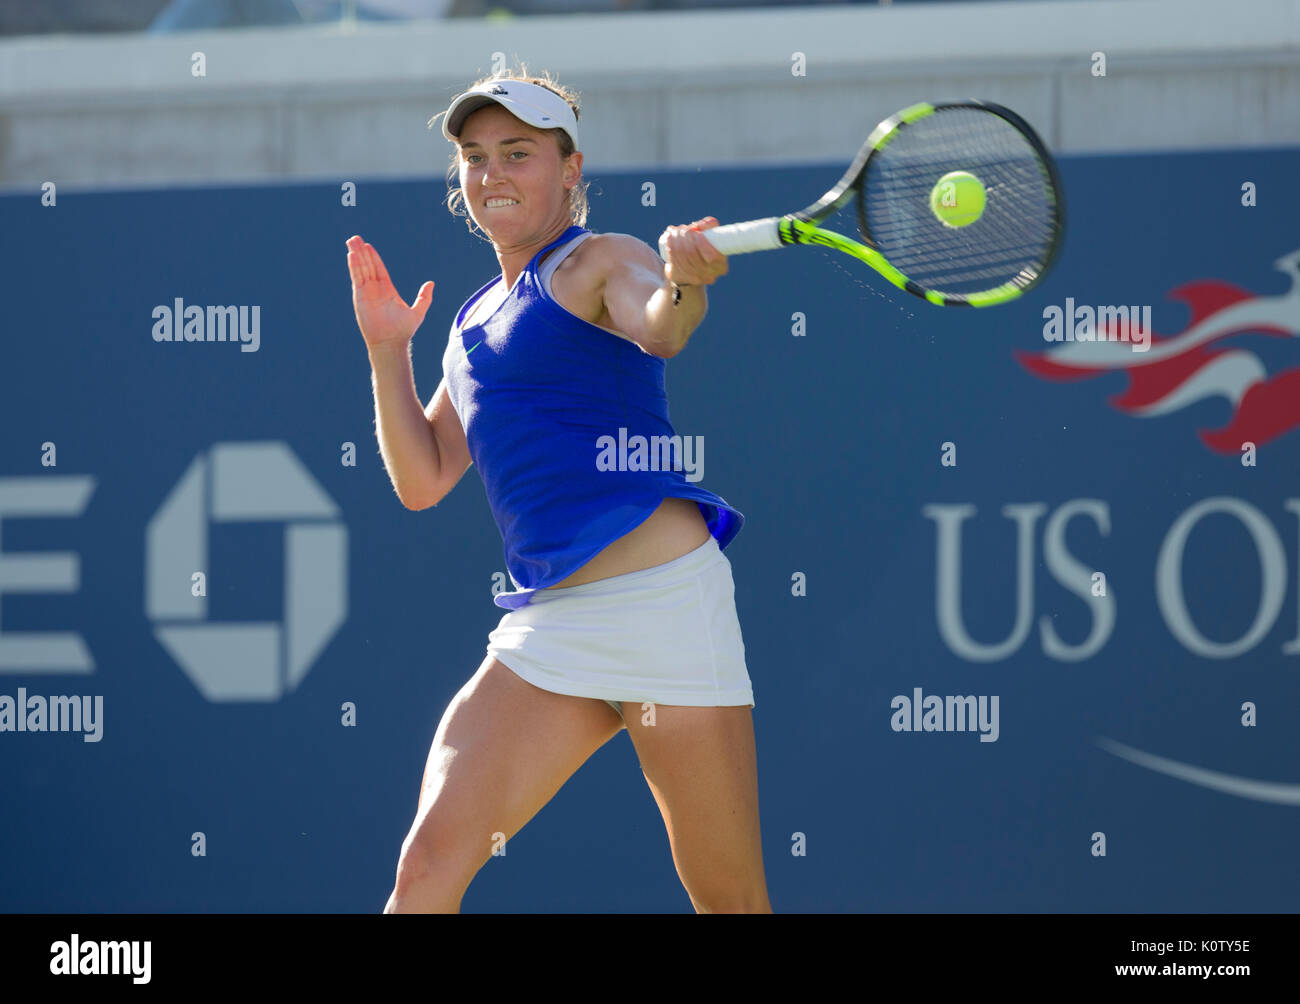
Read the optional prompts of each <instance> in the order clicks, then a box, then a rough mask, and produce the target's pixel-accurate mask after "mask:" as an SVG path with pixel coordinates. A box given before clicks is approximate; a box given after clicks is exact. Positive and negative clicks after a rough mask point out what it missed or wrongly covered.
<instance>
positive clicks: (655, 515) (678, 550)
mask: <svg viewBox="0 0 1300 1004" xmlns="http://www.w3.org/2000/svg"><path fill="white" fill-rule="evenodd" d="M708 539H709V524H708V523H706V522H705V521H704V514H703V513H701V512H700V507H699V506H698V505H696V504H695V503H694V502H692V501H691V500H690V499H678V498H666V499H664V500H663V501H662V502H660V503H659V508H657V509H656V510H655V511H654V512H652V513H651V514H650V516H649V518H648V519H646V521H645V522H644V523H642V524H641V525H640V526H638V527H637V528H636V529H635V530H632V531H631V532H630V533H626V534H624V535H623V536H622V537H619V538H618V539H617V540H615V541H613V542H612V543H611V544H609V545H608V546H607V547H606V548H605V549H604V550H603V551H601V552H600V553H599V554H597V555H596V556H595V557H594V558H592V559H591V560H590V561H589V562H587V563H586V564H585V565H583V566H582V567H581V568H579V569H578V570H577V571H576V572H574V573H573V574H572V575H570V576H569V577H568V578H567V579H563V580H562V581H560V582H557V583H556V584H555V585H553V586H549V587H547V588H549V589H562V588H564V587H565V586H580V585H582V584H583V583H584V582H595V581H596V580H597V579H608V578H610V577H611V576H614V575H623V574H625V573H627V572H639V571H641V570H642V569H644V568H653V567H654V566H655V565H663V564H667V563H668V562H670V561H672V560H674V559H675V558H680V557H681V556H682V555H684V554H690V553H691V552H692V551H694V550H695V549H696V548H697V547H699V546H700V545H701V544H703V543H704V542H705V541H707V540H708Z"/></svg>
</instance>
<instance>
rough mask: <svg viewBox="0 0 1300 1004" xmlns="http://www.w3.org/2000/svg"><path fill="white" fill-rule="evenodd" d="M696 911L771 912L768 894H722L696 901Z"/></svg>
mask: <svg viewBox="0 0 1300 1004" xmlns="http://www.w3.org/2000/svg"><path fill="white" fill-rule="evenodd" d="M695 912H696V913H771V912H772V904H771V903H769V902H768V899H767V895H766V893H764V894H763V895H760V896H720V897H716V898H711V899H709V900H708V901H697V902H696V903H695Z"/></svg>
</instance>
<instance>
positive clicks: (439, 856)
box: [393, 819, 490, 899]
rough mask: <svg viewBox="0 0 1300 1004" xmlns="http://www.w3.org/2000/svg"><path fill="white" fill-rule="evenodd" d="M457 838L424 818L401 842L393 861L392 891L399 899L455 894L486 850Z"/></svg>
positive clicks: (474, 870) (472, 872) (475, 871)
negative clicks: (413, 896) (433, 893)
mask: <svg viewBox="0 0 1300 1004" xmlns="http://www.w3.org/2000/svg"><path fill="white" fill-rule="evenodd" d="M477 851H478V849H477V848H474V847H471V846H468V845H467V844H466V843H465V841H463V840H461V841H457V840H456V839H455V838H454V836H453V835H452V834H450V833H447V832H444V831H442V830H441V829H440V828H439V827H438V826H437V825H436V824H434V823H433V822H432V821H431V820H429V819H426V820H424V821H423V823H422V825H420V826H419V827H417V828H416V829H414V830H413V831H412V832H411V833H410V834H409V835H408V836H407V838H406V840H405V841H404V842H403V843H402V852H401V855H400V856H399V857H398V860H397V881H396V883H395V885H394V889H393V894H394V896H395V897H397V898H399V899H401V898H403V897H405V896H409V895H411V894H415V893H418V894H419V895H426V894H428V893H429V892H431V891H439V892H440V893H441V894H446V895H452V894H454V895H456V896H457V898H458V899H459V896H460V895H461V894H463V893H464V891H465V889H466V888H467V887H468V886H469V883H470V881H471V880H472V879H473V878H474V876H475V875H476V874H477V873H478V870H479V869H480V868H481V867H482V866H483V863H484V861H486V860H487V857H488V855H489V853H490V852H488V851H486V850H484V851H483V853H478V852H477Z"/></svg>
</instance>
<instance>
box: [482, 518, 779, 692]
mask: <svg viewBox="0 0 1300 1004" xmlns="http://www.w3.org/2000/svg"><path fill="white" fill-rule="evenodd" d="M487 651H488V654H489V655H491V656H493V657H494V658H495V659H497V660H499V661H500V662H501V663H502V664H504V665H505V666H508V667H509V668H510V669H511V670H513V671H514V672H515V673H516V674H517V675H519V676H520V677H522V678H523V679H525V680H527V681H528V682H529V683H531V684H532V685H533V686H535V687H540V688H541V689H543V690H549V691H551V692H553V693H556V694H569V695H572V696H575V697H594V698H599V699H600V700H604V701H606V702H607V703H608V704H609V705H610V706H611V707H612V708H613V709H614V710H615V711H617V712H618V713H619V714H620V715H621V714H622V713H623V712H622V708H621V706H620V702H622V701H634V702H638V703H643V702H646V701H649V702H652V703H654V704H681V705H688V706H694V707H729V706H736V705H742V704H744V705H749V706H750V707H753V705H754V691H753V687H752V686H751V684H750V680H749V671H748V670H747V669H746V667H745V643H744V642H743V641H742V640H741V636H740V621H739V619H738V618H737V616H736V585H735V582H734V580H733V579H732V577H731V562H730V561H729V560H728V559H727V556H726V555H725V554H723V553H722V551H721V549H719V547H718V542H717V540H716V539H715V538H714V537H709V539H708V540H707V541H706V542H705V543H703V544H701V545H700V546H699V547H698V548H696V549H695V550H694V551H691V552H690V553H689V554H684V555H682V556H681V557H680V558H675V559H674V560H672V561H669V562H667V563H666V564H662V565H655V566H653V567H651V568H644V569H641V570H640V571H636V572H627V573H625V574H623V575H615V576H611V577H610V578H607V579H598V580H596V581H595V582H584V583H583V584H582V585H579V586H564V587H563V588H559V589H555V588H552V589H539V590H537V592H535V593H533V597H532V600H531V602H529V603H528V604H527V605H526V606H523V607H521V608H520V609H518V610H512V611H510V612H509V613H507V614H506V615H505V616H504V617H502V618H501V623H500V624H498V625H497V626H496V628H495V629H494V630H493V631H492V633H491V634H489V635H488V645H487Z"/></svg>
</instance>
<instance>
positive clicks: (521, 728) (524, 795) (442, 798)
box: [408, 656, 623, 869]
mask: <svg viewBox="0 0 1300 1004" xmlns="http://www.w3.org/2000/svg"><path fill="white" fill-rule="evenodd" d="M622 727H623V722H622V720H621V719H620V718H619V717H618V715H616V714H615V713H614V711H613V710H612V709H611V708H610V707H609V705H607V704H606V703H605V702H604V701H601V700H597V699H594V698H588V697H570V696H568V695H565V694H554V693H551V692H550V691H547V690H542V689H540V688H539V687H535V686H533V685H532V684H531V683H528V682H527V681H526V680H523V679H522V678H520V677H519V676H517V675H516V674H515V673H514V672H513V671H512V670H511V669H510V668H509V667H508V666H505V665H503V664H502V663H500V662H498V661H497V660H496V659H494V658H493V657H492V656H488V657H487V658H486V659H484V661H483V664H482V665H481V666H480V667H479V669H478V671H477V672H476V673H475V674H474V676H473V677H472V678H471V679H470V680H469V682H468V683H466V684H465V686H464V687H462V688H461V689H460V691H459V692H458V693H457V694H456V696H455V697H454V698H453V699H452V701H451V703H450V705H448V707H447V710H446V712H445V713H444V715H443V717H442V721H441V722H440V723H439V725H438V730H437V732H436V734H435V735H434V738H433V744H432V746H431V747H430V750H429V757H428V761H427V762H426V764H425V770H424V779H423V781H422V782H421V785H420V801H419V808H418V810H417V812H416V818H415V823H414V824H413V825H412V827H411V833H410V836H409V837H408V841H420V840H423V842H424V843H425V845H426V846H424V847H423V848H422V849H423V850H424V851H425V852H426V854H428V853H438V854H440V855H452V856H454V858H455V860H457V861H470V862H474V865H473V867H474V868H475V869H476V868H477V867H478V866H480V865H481V864H482V863H483V862H485V861H486V860H487V859H488V858H490V857H491V854H492V847H493V841H494V839H497V840H499V839H502V838H496V837H495V836H494V835H495V834H498V833H499V834H502V835H503V838H504V839H507V840H508V839H509V838H510V837H512V836H513V835H514V834H516V833H517V832H519V830H521V829H522V828H523V826H524V824H525V823H527V822H528V820H530V819H532V818H533V816H534V815H536V814H537V812H538V811H539V810H540V809H541V808H542V806H544V805H545V804H546V803H547V802H549V801H550V800H551V798H552V796H554V795H555V793H556V792H557V791H559V790H560V788H561V787H562V786H563V785H564V782H565V781H567V780H568V779H569V777H570V776H572V774H573V773H574V771H576V770H577V769H578V768H579V767H581V766H582V764H583V763H584V762H586V760H587V758H588V757H590V756H591V754H592V753H594V752H595V751H596V750H597V749H599V748H600V747H601V746H602V745H603V744H604V743H605V742H606V741H607V740H608V739H609V738H610V737H611V736H613V735H616V734H617V733H618V732H619V731H620V730H621V729H622Z"/></svg>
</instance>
